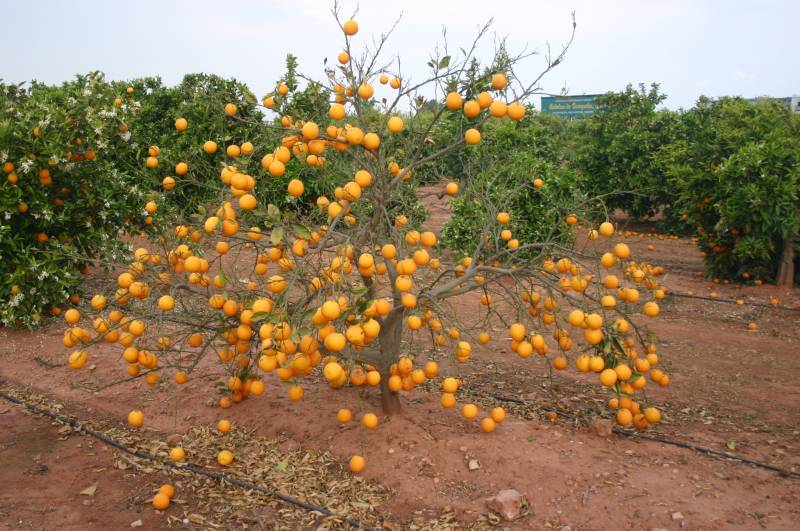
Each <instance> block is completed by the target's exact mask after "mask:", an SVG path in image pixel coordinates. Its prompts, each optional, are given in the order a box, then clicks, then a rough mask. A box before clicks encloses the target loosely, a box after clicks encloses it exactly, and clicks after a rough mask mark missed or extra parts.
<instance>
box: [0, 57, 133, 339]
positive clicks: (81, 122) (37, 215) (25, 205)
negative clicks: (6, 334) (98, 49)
mask: <svg viewBox="0 0 800 531" xmlns="http://www.w3.org/2000/svg"><path fill="white" fill-rule="evenodd" d="M115 100H116V101H115ZM136 108H137V103H136V102H135V100H134V99H133V96H131V95H128V94H124V95H123V96H122V97H119V98H115V94H114V91H113V90H112V87H111V85H109V84H108V83H107V82H106V81H105V79H104V77H103V75H102V74H100V73H98V72H95V73H91V74H88V75H85V76H78V77H77V78H76V79H74V80H72V81H69V82H66V83H64V84H63V85H61V86H47V85H44V84H41V83H36V82H34V83H32V84H30V85H29V86H28V87H24V86H23V85H5V84H0V164H1V165H2V168H3V175H4V180H3V183H2V184H0V212H1V214H0V215H2V222H0V257H2V259H0V321H2V323H3V324H4V325H25V326H33V325H35V324H36V323H37V322H38V321H39V319H40V316H41V313H42V311H43V310H50V311H51V313H55V314H57V313H58V312H59V311H60V310H59V306H58V305H60V304H63V303H66V302H67V300H68V299H71V300H72V301H73V302H75V301H76V300H77V297H78V293H77V290H78V288H79V284H80V282H79V278H78V277H79V272H80V271H82V270H83V271H85V268H86V266H87V264H88V263H89V259H90V258H91V257H93V256H95V255H97V254H100V253H104V254H106V255H113V254H114V253H119V256H122V254H123V251H124V250H125V248H124V246H123V245H122V244H121V243H120V242H119V241H118V240H117V238H116V233H117V231H119V230H120V229H121V228H122V227H123V226H126V227H127V228H131V227H135V226H136V224H137V223H138V222H139V221H141V218H140V216H139V215H138V214H139V213H140V212H141V202H142V199H143V197H144V195H143V193H144V189H143V187H142V186H141V184H140V183H138V182H137V181H136V180H134V179H130V178H129V176H128V175H127V174H126V173H124V172H122V171H120V170H119V169H118V167H117V161H118V159H122V158H125V157H128V159H129V161H128V162H129V164H130V163H132V162H134V161H135V159H134V158H132V157H130V156H129V155H130V150H129V141H130V131H129V130H128V122H129V120H130V119H131V117H132V115H133V114H134V111H135V110H136Z"/></svg>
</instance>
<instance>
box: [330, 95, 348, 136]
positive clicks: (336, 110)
mask: <svg viewBox="0 0 800 531" xmlns="http://www.w3.org/2000/svg"><path fill="white" fill-rule="evenodd" d="M344 115H345V111H344V105H342V104H341V103H332V104H331V108H330V109H329V110H328V116H329V117H330V118H331V119H332V120H341V119H342V118H344ZM331 136H334V135H331Z"/></svg>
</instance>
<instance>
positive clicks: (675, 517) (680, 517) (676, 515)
mask: <svg viewBox="0 0 800 531" xmlns="http://www.w3.org/2000/svg"><path fill="white" fill-rule="evenodd" d="M672 519H673V520H683V514H682V513H679V512H674V513H672Z"/></svg>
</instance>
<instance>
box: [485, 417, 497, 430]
mask: <svg viewBox="0 0 800 531" xmlns="http://www.w3.org/2000/svg"><path fill="white" fill-rule="evenodd" d="M496 427H497V424H496V423H495V421H494V419H492V418H491V417H486V418H484V419H483V420H481V429H482V430H483V432H484V433H492V432H493V431H494V430H495V428H496Z"/></svg>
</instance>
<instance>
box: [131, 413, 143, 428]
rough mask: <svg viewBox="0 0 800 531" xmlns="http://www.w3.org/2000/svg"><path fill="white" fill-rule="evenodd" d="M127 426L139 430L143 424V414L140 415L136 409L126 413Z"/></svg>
mask: <svg viewBox="0 0 800 531" xmlns="http://www.w3.org/2000/svg"><path fill="white" fill-rule="evenodd" d="M128 424H130V425H131V426H133V427H134V428H140V427H141V426H142V424H144V413H142V412H141V411H139V410H138V409H134V410H133V411H131V412H130V413H128Z"/></svg>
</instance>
